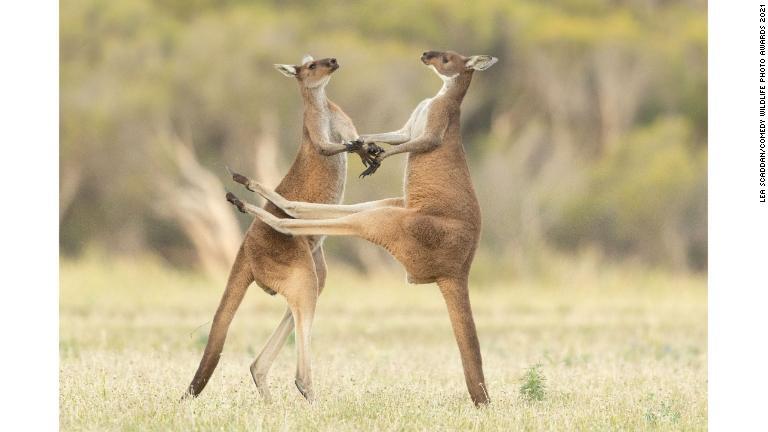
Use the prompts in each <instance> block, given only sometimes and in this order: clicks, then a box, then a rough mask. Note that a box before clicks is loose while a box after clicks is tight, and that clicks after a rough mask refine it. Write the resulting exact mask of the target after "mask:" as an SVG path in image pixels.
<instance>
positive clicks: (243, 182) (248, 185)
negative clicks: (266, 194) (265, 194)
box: [226, 166, 256, 192]
mask: <svg viewBox="0 0 768 432" xmlns="http://www.w3.org/2000/svg"><path fill="white" fill-rule="evenodd" d="M226 168H227V172H229V175H231V176H232V180H234V181H235V182H236V183H240V184H241V185H243V186H245V188H246V189H248V190H249V191H251V192H256V191H254V190H253V189H252V188H251V180H250V179H249V178H248V177H246V176H244V175H242V174H238V173H236V172H234V171H232V169H230V168H229V167H228V166H227V167H226Z"/></svg>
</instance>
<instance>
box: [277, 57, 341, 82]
mask: <svg viewBox="0 0 768 432" xmlns="http://www.w3.org/2000/svg"><path fill="white" fill-rule="evenodd" d="M275 68H277V70H278V71H280V73H282V74H283V75H285V76H287V77H291V78H296V79H297V80H298V81H299V85H301V86H303V87H306V88H315V87H321V86H324V85H326V84H328V81H329V80H330V79H331V74H332V73H334V72H335V71H336V69H338V68H339V63H338V62H337V61H336V59H335V58H324V59H321V60H315V59H314V58H312V56H311V55H307V56H304V58H303V59H302V60H301V64H300V65H286V64H276V65H275Z"/></svg>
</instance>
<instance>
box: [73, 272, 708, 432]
mask: <svg viewBox="0 0 768 432" xmlns="http://www.w3.org/2000/svg"><path fill="white" fill-rule="evenodd" d="M222 285H223V279H222V280H219V281H213V282H212V281H206V280H205V279H203V278H201V277H198V276H194V275H189V274H184V273H179V272H175V271H171V270H168V269H165V268H163V267H162V266H159V265H156V264H153V263H151V262H136V263H125V262H123V263H109V262H104V261H100V260H98V259H88V260H85V261H81V262H67V261H65V262H64V263H63V264H62V269H61V342H60V343H61V365H60V368H61V369H60V370H61V375H60V381H61V402H60V404H61V420H60V423H61V427H62V429H63V430H137V431H146V430H246V429H247V430H257V431H258V430H333V431H343V430H350V431H357V430H461V431H465V430H563V431H572V430H703V429H706V427H707V420H706V419H707V402H706V394H707V393H706V391H707V345H706V344H707V339H706V331H707V328H706V285H705V281H704V279H703V278H673V277H663V276H653V275H643V274H623V273H621V272H617V273H612V274H605V275H602V276H600V277H597V276H594V275H585V274H581V273H574V274H573V275H571V277H567V278H563V279H560V280H558V281H554V282H552V281H551V282H549V283H547V284H546V285H540V284H532V283H524V282H511V283H502V282H499V283H497V284H494V285H488V286H473V287H472V289H473V291H472V301H473V306H474V309H475V314H476V320H477V324H478V329H479V333H480V339H481V344H482V348H483V356H484V364H485V371H486V377H487V381H488V385H489V387H490V395H491V398H492V400H493V402H492V404H491V405H490V406H489V407H487V408H484V409H479V410H478V409H475V408H474V407H473V406H472V404H471V403H470V401H469V397H468V395H467V393H466V390H465V387H464V379H463V376H462V373H461V366H460V364H459V356H458V352H457V350H456V347H455V344H454V341H453V337H452V334H451V331H450V324H449V322H448V318H447V316H446V314H445V312H444V307H443V304H442V300H441V298H440V296H439V293H438V291H437V290H436V289H434V287H431V286H410V285H407V284H405V282H404V278H402V277H401V276H400V275H395V276H391V277H389V278H387V277H383V276H382V277H377V278H375V279H374V280H365V279H362V278H360V277H354V276H350V275H348V274H347V273H344V272H342V271H339V270H335V269H334V268H331V275H330V280H329V284H328V289H327V290H326V292H325V293H324V294H323V297H322V298H321V302H320V305H319V308H318V313H317V320H316V325H315V331H314V334H313V358H314V363H313V367H314V369H313V371H314V380H315V386H316V394H317V395H318V399H319V400H318V402H317V403H315V404H314V405H311V406H310V405H308V404H307V403H305V401H304V400H303V399H301V397H300V395H299V393H298V392H297V390H296V389H295V388H294V386H293V371H294V368H295V354H294V351H293V349H292V348H293V345H292V344H291V345H290V346H289V347H288V348H289V349H285V350H284V351H283V352H282V353H281V355H280V356H279V357H278V360H277V362H276V364H275V366H274V368H273V373H272V376H271V388H272V391H273V398H274V399H275V400H274V403H273V404H271V405H269V406H267V405H265V404H263V403H262V401H261V400H260V398H259V396H258V394H257V392H256V389H255V386H254V385H253V383H252V382H251V378H250V375H249V372H248V365H249V364H250V362H251V361H252V360H253V358H254V356H255V355H256V353H257V352H258V350H259V348H260V347H261V345H262V344H263V343H264V342H265V340H266V338H267V337H268V335H269V334H270V332H271V330H272V328H273V326H275V325H276V324H277V322H278V320H279V318H280V316H281V314H282V312H283V308H284V305H283V302H282V299H280V298H279V297H275V298H272V297H268V296H267V295H266V294H264V293H263V292H262V291H261V290H260V289H258V288H255V289H252V290H251V292H250V293H249V294H248V296H246V300H245V302H244V303H243V305H242V307H241V309H240V311H239V313H238V316H237V317H236V319H235V322H234V324H233V325H232V328H231V330H230V336H229V339H228V341H227V345H226V347H225V351H224V355H223V358H222V360H221V362H220V364H219V368H218V369H217V370H216V373H215V374H214V376H213V378H212V380H211V382H210V384H209V385H208V388H206V390H205V392H204V393H203V394H202V395H201V397H199V398H198V399H196V400H193V401H186V402H183V403H180V402H179V397H180V396H181V394H182V392H183V390H184V388H185V386H186V385H187V384H188V382H189V380H190V379H191V377H192V374H193V373H194V371H195V368H196V366H197V362H198V360H199V359H200V355H201V353H202V347H203V346H204V343H205V337H206V334H207V330H208V326H207V325H204V324H206V323H207V322H208V321H209V320H210V318H211V316H212V312H213V310H214V309H215V307H216V305H217V302H218V297H219V294H220V290H221V286H222ZM535 365H540V366H539V368H538V369H537V373H538V374H541V377H540V378H543V379H544V380H545V382H546V386H545V387H543V388H542V390H545V392H544V393H543V394H542V400H535V398H529V399H526V398H524V397H523V396H521V390H520V388H521V386H524V385H525V383H524V382H523V378H524V377H525V376H526V372H527V371H528V370H529V369H530V368H531V367H533V366H535ZM529 379H530V378H529Z"/></svg>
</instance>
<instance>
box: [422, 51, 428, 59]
mask: <svg viewBox="0 0 768 432" xmlns="http://www.w3.org/2000/svg"><path fill="white" fill-rule="evenodd" d="M427 54H429V53H428V52H426V51H424V52H423V53H421V58H427Z"/></svg>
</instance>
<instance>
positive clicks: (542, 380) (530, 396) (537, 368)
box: [520, 364, 547, 401]
mask: <svg viewBox="0 0 768 432" xmlns="http://www.w3.org/2000/svg"><path fill="white" fill-rule="evenodd" d="M520 381H521V382H522V384H521V385H520V396H522V397H523V399H525V400H527V401H542V400H544V397H545V396H546V393H547V377H545V376H544V374H543V373H542V372H541V364H537V365H534V366H532V367H530V368H528V370H527V371H526V372H525V375H523V378H522V379H521V380H520Z"/></svg>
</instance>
